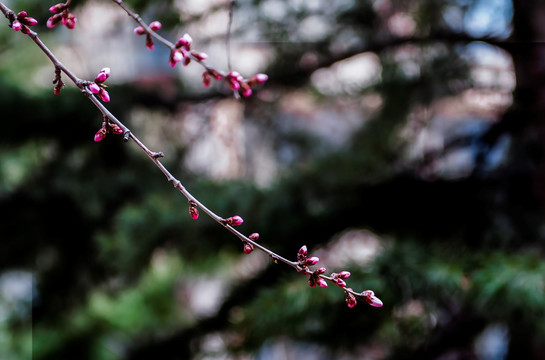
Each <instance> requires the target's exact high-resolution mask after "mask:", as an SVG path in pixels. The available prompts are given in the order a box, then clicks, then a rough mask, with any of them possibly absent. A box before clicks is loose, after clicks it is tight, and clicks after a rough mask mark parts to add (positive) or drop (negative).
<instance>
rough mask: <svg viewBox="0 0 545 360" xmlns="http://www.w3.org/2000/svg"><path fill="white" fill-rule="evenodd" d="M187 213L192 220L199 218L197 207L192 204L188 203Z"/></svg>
mask: <svg viewBox="0 0 545 360" xmlns="http://www.w3.org/2000/svg"><path fill="white" fill-rule="evenodd" d="M189 215H190V216H191V218H192V219H193V220H197V219H198V218H199V209H197V207H196V206H194V205H190V206H189Z"/></svg>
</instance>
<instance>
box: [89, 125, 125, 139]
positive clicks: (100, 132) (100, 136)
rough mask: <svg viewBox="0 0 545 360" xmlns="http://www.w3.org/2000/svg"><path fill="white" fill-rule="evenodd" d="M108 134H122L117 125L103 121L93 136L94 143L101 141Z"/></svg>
mask: <svg viewBox="0 0 545 360" xmlns="http://www.w3.org/2000/svg"><path fill="white" fill-rule="evenodd" d="M109 132H112V133H114V134H116V135H120V134H123V129H121V128H120V127H119V126H118V125H117V124H114V123H110V122H109V121H103V122H102V127H101V128H100V129H99V130H98V131H97V133H96V134H95V142H99V141H102V140H103V139H104V138H105V137H106V134H108V133H109Z"/></svg>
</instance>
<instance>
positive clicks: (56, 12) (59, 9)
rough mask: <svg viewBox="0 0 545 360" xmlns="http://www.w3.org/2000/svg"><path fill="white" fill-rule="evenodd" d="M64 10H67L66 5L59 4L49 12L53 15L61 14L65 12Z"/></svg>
mask: <svg viewBox="0 0 545 360" xmlns="http://www.w3.org/2000/svg"><path fill="white" fill-rule="evenodd" d="M64 8H66V4H63V3H59V4H56V5H53V6H51V7H50V8H49V11H50V12H52V13H53V14H58V13H60V12H61V11H63V10H64Z"/></svg>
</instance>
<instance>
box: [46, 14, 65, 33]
mask: <svg viewBox="0 0 545 360" xmlns="http://www.w3.org/2000/svg"><path fill="white" fill-rule="evenodd" d="M61 18H62V16H61V14H57V15H53V16H51V17H50V18H49V19H47V23H46V26H47V28H48V29H52V28H54V27H55V26H57V24H58V23H59V22H60V21H61Z"/></svg>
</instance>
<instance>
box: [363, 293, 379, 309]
mask: <svg viewBox="0 0 545 360" xmlns="http://www.w3.org/2000/svg"><path fill="white" fill-rule="evenodd" d="M361 297H363V299H364V300H365V301H366V302H367V303H368V304H369V305H371V306H374V307H382V305H383V303H382V300H380V299H379V298H378V297H376V296H375V292H374V291H373V290H365V291H363V292H362V293H361Z"/></svg>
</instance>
